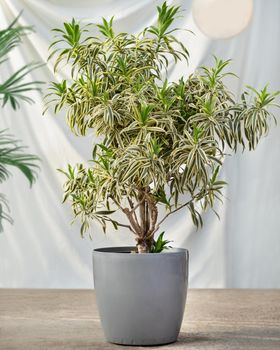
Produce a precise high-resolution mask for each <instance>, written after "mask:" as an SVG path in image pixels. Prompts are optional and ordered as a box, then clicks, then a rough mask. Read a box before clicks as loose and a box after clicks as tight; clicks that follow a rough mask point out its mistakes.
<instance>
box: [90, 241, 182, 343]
mask: <svg viewBox="0 0 280 350" xmlns="http://www.w3.org/2000/svg"><path fill="white" fill-rule="evenodd" d="M131 250H133V247H118V248H103V249H95V250H94V251H93V274H94V286H95V291H96V299H97V306H98V309H99V314H100V318H101V323H102V326H103V329H104V333H105V337H106V338H107V340H108V341H109V342H112V343H117V344H126V345H159V344H167V343H172V342H175V341H176V340H177V337H178V334H179V331H180V327H181V323H182V318H183V314H184V308H185V303H186V294H187V283H188V251H187V250H185V249H175V248H173V249H169V250H168V251H165V252H163V253H157V254H155V253H154V254H151V253H148V254H135V253H132V254H131V253H130V252H131Z"/></svg>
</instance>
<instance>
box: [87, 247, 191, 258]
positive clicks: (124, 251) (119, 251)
mask: <svg viewBox="0 0 280 350" xmlns="http://www.w3.org/2000/svg"><path fill="white" fill-rule="evenodd" d="M133 250H134V251H135V246H117V247H102V248H95V249H93V254H102V253H103V254H104V253H105V254H112V255H122V256H123V255H128V254H129V256H134V257H135V256H137V257H138V258H139V257H140V256H153V257H159V256H162V255H163V254H164V255H166V254H168V255H169V254H182V253H183V254H184V253H185V254H188V253H189V251H188V250H187V249H185V248H175V247H174V248H173V247H172V248H170V249H165V250H163V251H162V252H160V253H143V254H137V253H135V254H130V253H131V251H133Z"/></svg>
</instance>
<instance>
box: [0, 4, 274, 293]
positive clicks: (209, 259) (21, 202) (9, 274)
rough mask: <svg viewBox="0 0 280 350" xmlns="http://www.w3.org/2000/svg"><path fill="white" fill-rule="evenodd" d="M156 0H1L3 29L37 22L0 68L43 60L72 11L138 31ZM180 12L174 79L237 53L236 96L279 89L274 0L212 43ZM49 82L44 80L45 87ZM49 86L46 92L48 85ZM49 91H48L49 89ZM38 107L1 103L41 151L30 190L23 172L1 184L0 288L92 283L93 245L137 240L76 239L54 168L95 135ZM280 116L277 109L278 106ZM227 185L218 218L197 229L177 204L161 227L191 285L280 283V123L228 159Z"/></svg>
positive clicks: (45, 73)
mask: <svg viewBox="0 0 280 350" xmlns="http://www.w3.org/2000/svg"><path fill="white" fill-rule="evenodd" d="M159 3H160V2H158V1H153V0H142V1H136V0H130V1H129V0H118V1H113V0H79V1H74V0H0V26H1V27H2V28H3V27H5V26H6V25H7V24H8V23H10V22H11V21H12V20H13V19H14V18H15V17H16V16H17V15H18V14H19V12H20V11H21V10H24V12H23V14H22V15H21V17H20V19H19V22H20V24H23V25H31V24H32V25H34V27H35V29H36V33H35V34H32V35H30V36H29V37H27V38H26V39H25V40H24V44H23V45H21V46H20V48H19V49H17V50H15V51H14V52H13V53H12V54H11V55H10V61H9V63H8V64H7V66H6V68H5V72H3V71H1V74H2V76H1V79H3V78H4V76H5V73H6V74H9V73H10V72H13V71H15V69H16V68H18V67H20V66H21V65H22V64H24V63H26V62H30V61H43V62H46V57H47V56H48V45H49V44H50V42H51V38H52V35H51V32H50V29H51V28H54V27H60V26H62V23H63V21H69V20H71V18H72V17H75V18H76V19H79V20H82V21H83V22H85V23H87V22H89V21H92V22H98V21H99V20H100V18H101V17H102V16H103V17H107V18H110V17H111V16H112V15H115V26H116V29H117V30H121V31H128V32H137V31H139V30H141V29H142V28H144V27H145V26H147V25H149V24H152V23H153V22H154V21H155V15H156V11H155V7H156V5H158V4H159ZM177 4H180V5H181V6H182V7H183V8H184V9H186V11H185V12H183V17H182V18H180V19H179V23H178V24H179V26H181V27H184V28H188V29H191V30H193V31H194V32H195V34H196V35H195V36H193V35H191V34H187V33H186V32H182V33H180V34H178V35H180V38H181V40H182V41H183V42H184V43H185V44H186V45H187V47H188V48H189V50H190V52H191V60H190V64H189V66H186V64H185V63H182V64H177V65H176V66H174V67H172V70H171V77H172V79H177V78H178V77H180V75H182V74H183V75H185V76H187V75H188V74H190V73H191V72H193V71H194V70H195V69H196V68H197V67H198V66H199V65H201V64H210V63H211V61H212V59H211V54H215V55H217V56H219V57H221V58H224V59H228V58H233V63H232V69H233V71H235V72H236V73H237V74H238V75H239V76H240V79H239V80H237V79H231V80H229V81H228V85H229V86H230V87H231V88H232V89H233V91H234V92H235V93H236V94H237V95H238V94H239V93H240V91H241V90H242V89H243V88H244V86H245V85H246V84H248V85H253V86H255V87H257V88H262V87H263V86H264V85H265V84H266V83H267V82H270V88H271V90H275V89H279V87H280V69H279V68H280V67H279V62H280V45H279V37H280V1H278V0H267V1H261V0H256V1H255V4H254V7H255V10H254V17H253V20H252V22H251V24H250V26H249V28H248V29H247V30H246V31H245V32H243V33H242V34H241V35H239V36H237V37H235V38H233V39H230V40H218V41H211V40H209V39H207V38H206V37H205V36H203V35H202V34H201V33H200V32H199V30H198V29H197V28H196V26H195V24H194V23H193V20H192V16H191V11H190V8H191V1H184V0H181V1H177ZM52 68H53V67H52V65H51V64H50V63H48V64H47V65H46V66H44V67H43V68H41V69H39V70H37V71H35V72H33V73H32V76H31V78H32V79H41V80H44V81H46V82H49V81H51V80H54V79H56V78H55V77H54V75H53V71H52ZM46 88H47V85H46ZM46 88H45V90H46ZM45 92H46V91H45ZM32 97H33V99H34V100H35V104H33V105H31V106H30V105H26V104H25V105H23V104H22V107H21V109H20V110H19V111H17V112H14V111H12V109H11V108H8V107H6V108H5V109H0V113H1V119H0V126H1V129H5V128H9V129H10V131H11V133H13V134H15V135H17V136H18V137H19V138H21V139H22V140H23V142H24V144H27V145H29V151H30V152H33V153H36V154H37V155H39V157H40V158H41V160H42V162H41V171H40V173H39V176H38V181H37V182H36V184H35V185H34V187H33V188H32V189H31V190H30V188H29V187H28V184H27V182H26V181H25V179H23V177H22V176H21V174H18V173H14V176H13V177H12V178H11V179H10V180H9V181H8V182H7V183H5V184H2V185H1V192H4V193H5V194H6V195H7V197H8V198H9V199H10V204H11V208H12V216H13V217H14V220H15V223H14V225H13V226H10V225H9V224H6V225H5V232H4V233H3V234H1V235H0V287H17V288H21V287H39V288H91V287H92V276H91V275H92V268H91V251H92V249H93V248H95V247H101V246H112V245H114V246H116V245H128V244H133V243H134V242H133V237H132V236H131V235H130V233H129V232H126V231H120V232H118V231H117V232H113V231H111V232H109V233H108V234H107V235H106V236H105V235H104V234H103V233H102V232H101V229H100V228H99V227H98V226H97V225H93V229H92V233H93V234H92V236H93V240H92V241H90V240H89V239H81V238H80V237H79V224H78V223H76V224H73V225H70V221H71V210H70V207H69V206H68V205H62V204H61V199H62V184H63V182H64V178H63V176H62V175H61V174H60V173H58V172H57V170H56V169H57V168H64V167H66V166H67V163H71V164H74V163H76V162H81V161H86V160H88V159H90V155H91V145H92V143H93V141H94V137H93V135H88V136H87V137H83V138H82V137H80V138H78V137H75V136H73V135H72V134H71V132H70V131H69V129H68V127H67V126H66V123H65V121H64V116H63V114H61V115H59V116H54V115H52V114H51V113H47V115H45V116H44V117H43V116H42V110H43V98H42V95H40V94H39V93H33V95H32ZM278 115H280V112H278ZM222 176H223V177H224V179H225V180H226V181H227V182H228V183H229V185H228V187H227V188H226V190H225V197H226V198H225V201H224V205H223V206H220V207H219V208H218V211H219V214H220V216H221V220H220V221H219V220H218V219H217V218H216V217H215V215H214V214H213V213H212V212H208V213H206V214H205V215H204V216H203V217H204V228H203V229H202V230H198V231H196V230H195V229H194V228H193V225H192V223H191V220H190V217H189V214H188V213H187V212H186V211H181V212H179V213H177V215H174V216H173V217H171V218H170V219H169V221H168V222H167V223H166V225H165V226H164V227H163V229H164V230H165V231H166V234H167V237H168V238H169V239H171V240H173V241H174V242H173V245H174V246H179V247H185V248H188V249H189V251H190V257H191V258H190V286H191V287H202V288H219V287H223V288H225V287H226V288H227V287H228V288H232V287H242V288H243V287H244V288H247V287H249V288H251V287H252V288H277V287H280V185H279V184H280V182H279V179H280V129H279V127H277V128H274V127H273V128H272V131H271V132H270V134H269V136H268V137H267V138H266V139H265V140H263V141H262V142H261V144H260V145H259V147H258V149H257V151H255V152H252V153H249V152H245V153H243V154H237V155H236V156H233V157H230V158H229V159H227V161H226V162H225V167H224V170H223V173H222Z"/></svg>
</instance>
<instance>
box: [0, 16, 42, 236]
mask: <svg viewBox="0 0 280 350" xmlns="http://www.w3.org/2000/svg"><path fill="white" fill-rule="evenodd" d="M17 21H18V17H17V18H16V19H15V20H14V21H13V22H12V23H11V24H10V25H9V26H8V27H7V28H4V29H1V30H0V67H1V68H2V72H1V73H2V74H1V77H2V79H3V76H4V74H3V72H4V69H5V68H4V67H5V62H6V61H7V60H8V54H9V53H10V52H11V50H13V49H14V48H15V47H16V46H18V45H19V44H21V43H22V38H23V37H24V36H26V35H28V34H30V33H31V31H32V30H33V29H32V27H30V26H20V25H18V24H17ZM39 66H40V64H37V63H29V64H26V65H24V66H22V67H21V68H20V69H18V70H17V71H15V72H14V73H13V74H12V75H10V76H8V77H7V78H6V79H5V80H3V81H1V82H0V101H1V102H2V108H3V107H4V106H5V105H6V104H10V105H11V107H12V109H13V110H17V109H18V108H19V107H20V102H29V103H31V102H33V100H32V99H31V98H30V97H29V96H28V92H30V91H33V90H40V88H39V86H40V84H41V83H42V82H39V81H32V82H28V81H25V78H26V76H28V74H29V73H30V72H31V71H32V70H33V69H36V68H38V67H39ZM38 160H39V158H38V157H37V156H36V155H33V154H29V153H27V152H26V147H25V146H22V145H21V143H20V141H19V140H18V139H17V138H16V137H15V136H13V135H11V134H10V133H9V132H8V130H6V129H5V130H3V129H2V130H0V182H1V183H2V182H3V181H6V180H7V179H8V178H9V177H10V175H11V173H10V171H9V168H10V167H15V168H17V169H18V170H19V171H21V173H22V174H23V175H24V176H25V177H26V178H27V180H28V182H29V184H30V186H32V184H33V183H34V182H35V180H36V169H38ZM9 212H10V209H9V205H8V200H7V198H6V197H5V195H4V194H2V193H1V194H0V232H1V231H3V220H6V221H9V222H10V223H12V222H13V220H12V218H11V216H10V214H9Z"/></svg>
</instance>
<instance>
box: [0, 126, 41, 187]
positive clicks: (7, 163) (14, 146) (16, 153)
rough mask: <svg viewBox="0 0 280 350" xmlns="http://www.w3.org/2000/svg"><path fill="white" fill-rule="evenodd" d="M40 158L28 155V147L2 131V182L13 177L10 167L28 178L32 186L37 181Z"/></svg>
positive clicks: (0, 140)
mask: <svg viewBox="0 0 280 350" xmlns="http://www.w3.org/2000/svg"><path fill="white" fill-rule="evenodd" d="M38 161H39V158H38V157H37V156H35V155H33V154H30V153H26V147H25V146H22V145H20V141H19V140H17V139H16V138H15V137H14V136H13V135H10V134H8V133H7V130H1V131H0V182H3V181H5V180H7V178H8V177H9V176H10V175H11V173H10V172H9V167H15V168H17V169H18V170H19V171H21V172H22V174H23V175H24V176H25V177H26V178H27V180H28V181H29V184H30V186H32V184H33V183H34V182H35V180H36V170H38V168H39V166H38Z"/></svg>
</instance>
